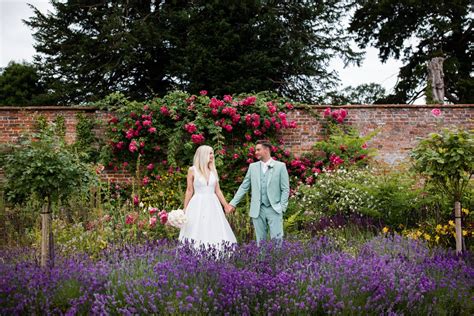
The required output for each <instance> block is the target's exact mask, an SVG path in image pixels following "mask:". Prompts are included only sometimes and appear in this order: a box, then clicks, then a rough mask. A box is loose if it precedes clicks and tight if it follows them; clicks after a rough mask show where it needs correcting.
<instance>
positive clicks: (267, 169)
mask: <svg viewBox="0 0 474 316" xmlns="http://www.w3.org/2000/svg"><path fill="white" fill-rule="evenodd" d="M271 148H272V146H271V144H270V143H269V142H267V141H263V140H261V141H258V142H257V145H256V147H255V156H256V157H257V159H258V160H260V161H258V162H254V163H251V164H250V166H249V169H248V170H247V174H246V175H245V178H244V180H243V181H242V184H241V185H240V187H239V190H238V191H237V193H236V194H235V196H234V198H233V199H232V201H230V203H229V206H228V207H227V208H226V212H228V213H229V212H233V211H234V210H235V207H236V206H237V204H239V202H240V200H241V199H242V197H243V196H244V195H245V193H247V192H248V191H249V189H250V188H251V189H252V191H251V202H250V217H252V221H253V225H254V227H255V235H256V238H257V243H258V244H259V243H260V241H262V240H266V239H267V232H268V230H270V238H271V239H276V240H277V241H278V242H281V241H282V240H283V213H284V212H285V211H286V208H287V207H288V197H289V194H290V183H289V178H288V171H287V170H286V165H285V164H284V163H283V162H279V161H275V160H273V159H272V157H271Z"/></svg>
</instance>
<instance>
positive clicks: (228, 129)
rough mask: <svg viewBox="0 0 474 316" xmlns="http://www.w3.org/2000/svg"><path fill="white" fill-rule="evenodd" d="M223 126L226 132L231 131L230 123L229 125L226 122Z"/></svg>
mask: <svg viewBox="0 0 474 316" xmlns="http://www.w3.org/2000/svg"><path fill="white" fill-rule="evenodd" d="M224 128H225V130H226V131H228V132H232V129H233V127H232V125H229V124H227V125H226V126H224Z"/></svg>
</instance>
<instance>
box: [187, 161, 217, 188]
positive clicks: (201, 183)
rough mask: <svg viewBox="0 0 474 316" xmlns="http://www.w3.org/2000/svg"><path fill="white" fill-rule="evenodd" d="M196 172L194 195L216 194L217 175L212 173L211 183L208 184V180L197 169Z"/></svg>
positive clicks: (210, 176)
mask: <svg viewBox="0 0 474 316" xmlns="http://www.w3.org/2000/svg"><path fill="white" fill-rule="evenodd" d="M191 168H192V170H194V183H193V184H194V194H214V193H215V189H216V183H217V179H216V175H215V174H214V173H213V172H211V173H210V175H209V183H206V178H205V177H204V175H202V174H201V173H200V172H199V171H198V170H197V169H196V168H194V167H191Z"/></svg>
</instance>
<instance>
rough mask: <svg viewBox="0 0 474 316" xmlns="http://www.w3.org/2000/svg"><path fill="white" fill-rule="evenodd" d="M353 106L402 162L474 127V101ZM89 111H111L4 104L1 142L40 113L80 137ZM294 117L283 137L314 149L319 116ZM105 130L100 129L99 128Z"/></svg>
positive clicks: (298, 112)
mask: <svg viewBox="0 0 474 316" xmlns="http://www.w3.org/2000/svg"><path fill="white" fill-rule="evenodd" d="M311 108H312V111H314V112H315V113H319V114H321V113H322V112H323V111H324V109H325V108H326V106H312V107H311ZM344 108H345V109H347V110H348V116H347V118H348V121H349V123H350V124H352V125H353V126H355V127H357V128H358V129H359V131H360V132H361V134H363V135H366V134H367V133H369V132H371V131H374V130H376V129H379V133H378V134H377V135H376V136H375V137H374V139H373V140H372V142H371V145H372V146H374V147H376V148H377V149H378V156H377V158H378V159H381V160H383V161H386V162H388V163H391V164H397V163H399V162H400V161H401V160H403V159H404V158H405V157H407V154H408V152H409V150H410V149H411V148H413V147H414V146H415V145H416V143H417V141H418V139H419V138H420V137H425V136H426V135H428V133H430V132H433V131H437V130H439V129H441V128H442V127H463V128H466V129H474V104H468V105H443V106H436V105H423V106H420V105H370V106H367V105H365V106H364V105H351V106H346V107H344ZM433 108H440V109H441V111H442V115H441V116H440V117H439V118H435V117H434V116H433V115H432V114H431V110H432V109H433ZM78 113H85V114H87V115H90V116H91V117H96V118H97V119H98V120H99V121H105V119H106V117H107V113H105V112H102V111H98V110H96V109H95V108H90V107H26V108H19V107H0V145H1V144H5V143H11V142H16V141H18V139H19V138H20V136H21V135H23V134H27V133H29V132H31V131H33V130H34V126H35V123H36V120H37V118H38V116H39V115H44V116H45V117H47V119H48V120H49V121H52V120H54V118H55V117H56V116H58V115H62V116H63V117H64V118H65V121H66V140H67V141H68V142H72V141H74V139H75V127H76V124H77V118H76V115H77V114H78ZM288 116H289V118H290V119H291V120H295V121H296V122H297V123H298V126H299V128H298V129H295V130H287V131H285V132H284V134H283V137H284V139H285V141H286V144H287V146H288V147H289V148H290V150H292V151H293V152H294V153H296V154H301V153H303V152H304V151H307V150H309V149H310V148H311V145H312V144H313V143H314V142H315V141H316V140H318V139H319V135H320V131H321V126H320V124H319V122H318V120H317V119H315V118H314V117H312V116H311V115H310V114H308V113H307V112H306V111H304V110H303V109H301V108H295V109H294V110H293V111H291V112H290V113H289V115H288ZM96 132H97V133H98V134H101V133H102V132H101V128H100V127H99V128H98V129H97V131H96ZM104 177H105V178H106V179H111V180H119V181H124V179H126V178H127V177H128V175H124V174H121V173H120V172H119V173H117V172H115V173H114V172H107V173H106V174H105V175H104Z"/></svg>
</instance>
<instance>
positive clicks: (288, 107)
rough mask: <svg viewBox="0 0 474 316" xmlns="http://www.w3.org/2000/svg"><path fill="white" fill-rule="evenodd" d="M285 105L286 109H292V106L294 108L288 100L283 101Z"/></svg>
mask: <svg viewBox="0 0 474 316" xmlns="http://www.w3.org/2000/svg"><path fill="white" fill-rule="evenodd" d="M285 106H286V108H287V109H288V110H293V108H294V106H293V104H291V103H288V102H286V103H285Z"/></svg>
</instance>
